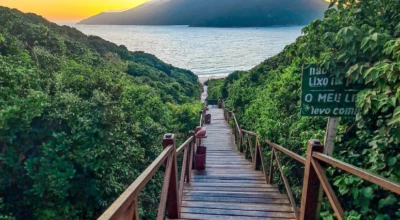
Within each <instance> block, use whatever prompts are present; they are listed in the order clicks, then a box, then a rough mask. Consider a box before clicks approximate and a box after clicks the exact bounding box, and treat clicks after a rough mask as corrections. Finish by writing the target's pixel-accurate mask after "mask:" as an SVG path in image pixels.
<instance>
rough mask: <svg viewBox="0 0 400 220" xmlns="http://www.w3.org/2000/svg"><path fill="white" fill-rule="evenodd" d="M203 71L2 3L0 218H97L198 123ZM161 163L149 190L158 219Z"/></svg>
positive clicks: (147, 214) (143, 201)
mask: <svg viewBox="0 0 400 220" xmlns="http://www.w3.org/2000/svg"><path fill="white" fill-rule="evenodd" d="M199 96H200V85H199V83H198V82H197V76H196V75H194V74H193V73H192V72H190V71H187V70H182V69H178V68H175V67H172V66H171V65H168V64H165V63H163V62H162V61H160V60H158V59H157V58H156V57H154V56H152V55H149V54H146V53H143V52H130V51H128V50H127V48H126V47H124V46H117V45H115V44H113V43H110V42H107V41H105V40H103V39H101V38H99V37H95V36H86V35H84V34H82V33H81V32H79V31H77V30H76V29H74V28H70V27H67V26H58V25H56V24H54V23H51V22H49V21H47V20H45V19H44V18H42V17H40V16H37V15H34V14H24V13H21V12H19V11H17V10H11V9H8V8H4V7H0V218H1V219H24V220H26V219H94V218H96V217H97V216H99V214H101V213H102V212H103V211H104V210H105V209H106V208H107V207H108V206H109V205H110V204H111V203H112V202H113V201H114V200H115V199H116V198H117V197H118V196H119V195H120V194H121V193H122V192H123V191H124V190H125V189H126V188H127V186H128V185H129V184H131V183H132V182H133V181H134V180H135V178H136V177H137V176H138V175H139V174H140V173H141V172H142V171H143V170H144V169H145V168H146V167H147V166H148V165H149V164H150V163H151V162H152V161H153V160H154V158H155V157H156V156H158V154H159V152H160V151H161V150H162V146H161V144H160V143H161V139H162V136H163V134H165V133H169V132H173V133H175V134H177V136H178V137H180V138H181V139H183V138H184V137H185V136H186V134H187V132H188V131H189V130H190V129H193V128H194V127H195V125H196V124H197V122H198V120H197V118H198V111H199V110H200V108H201V104H200V103H199V102H198V101H196V100H197V98H198V97H199ZM161 177H162V173H159V174H157V175H156V177H155V178H153V180H152V181H151V183H150V184H149V185H148V187H147V188H146V189H145V191H144V192H143V193H142V194H141V196H140V198H139V201H140V212H141V213H140V214H141V217H142V219H154V213H155V212H156V210H157V208H156V207H157V205H158V202H159V201H158V196H159V194H160V191H161V185H160V184H161V182H162V181H161V180H160V178H161Z"/></svg>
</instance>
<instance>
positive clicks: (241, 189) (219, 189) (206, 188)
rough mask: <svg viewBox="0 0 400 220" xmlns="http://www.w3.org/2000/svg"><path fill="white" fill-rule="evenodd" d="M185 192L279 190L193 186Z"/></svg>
mask: <svg viewBox="0 0 400 220" xmlns="http://www.w3.org/2000/svg"><path fill="white" fill-rule="evenodd" d="M184 191H185V192H189V191H191V192H193V191H194V192H195V191H218V192H277V193H279V190H278V189H277V188H262V187H258V188H245V187H226V186H224V187H200V186H192V187H185V190H184Z"/></svg>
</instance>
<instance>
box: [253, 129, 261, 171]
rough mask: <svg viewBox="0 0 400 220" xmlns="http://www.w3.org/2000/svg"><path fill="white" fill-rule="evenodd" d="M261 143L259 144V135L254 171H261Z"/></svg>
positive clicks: (255, 151) (256, 144)
mask: <svg viewBox="0 0 400 220" xmlns="http://www.w3.org/2000/svg"><path fill="white" fill-rule="evenodd" d="M260 147H261V146H260V143H259V142H258V135H257V136H256V143H255V150H254V169H255V170H259V169H260V167H261V160H262V159H261V157H262V155H261V149H260Z"/></svg>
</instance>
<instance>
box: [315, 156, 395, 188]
mask: <svg viewBox="0 0 400 220" xmlns="http://www.w3.org/2000/svg"><path fill="white" fill-rule="evenodd" d="M312 156H313V157H314V158H315V159H318V160H320V161H322V162H325V163H327V164H329V165H332V166H334V167H337V168H339V169H341V170H344V171H346V172H348V173H351V174H353V175H355V176H358V177H360V178H361V179H363V180H366V181H368V182H371V183H374V184H376V185H378V186H380V187H382V188H384V189H387V190H390V191H392V192H394V193H396V194H398V195H400V184H399V183H396V182H393V181H391V180H389V179H386V178H384V177H381V176H378V175H376V174H373V173H371V172H368V171H366V170H363V169H361V168H359V167H356V166H353V165H351V164H348V163H345V162H343V161H340V160H337V159H335V158H333V157H330V156H327V155H324V154H321V153H318V152H314V153H313V155H312Z"/></svg>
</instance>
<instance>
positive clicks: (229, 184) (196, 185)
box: [185, 182, 278, 188]
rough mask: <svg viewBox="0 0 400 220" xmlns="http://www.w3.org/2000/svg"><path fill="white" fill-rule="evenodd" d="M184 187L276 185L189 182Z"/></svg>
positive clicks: (261, 186)
mask: <svg viewBox="0 0 400 220" xmlns="http://www.w3.org/2000/svg"><path fill="white" fill-rule="evenodd" d="M185 187H238V188H241V187H244V188H278V187H277V186H276V185H269V184H266V183H263V182H260V183H247V182H238V183H232V182H226V183H201V182H191V183H185Z"/></svg>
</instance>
